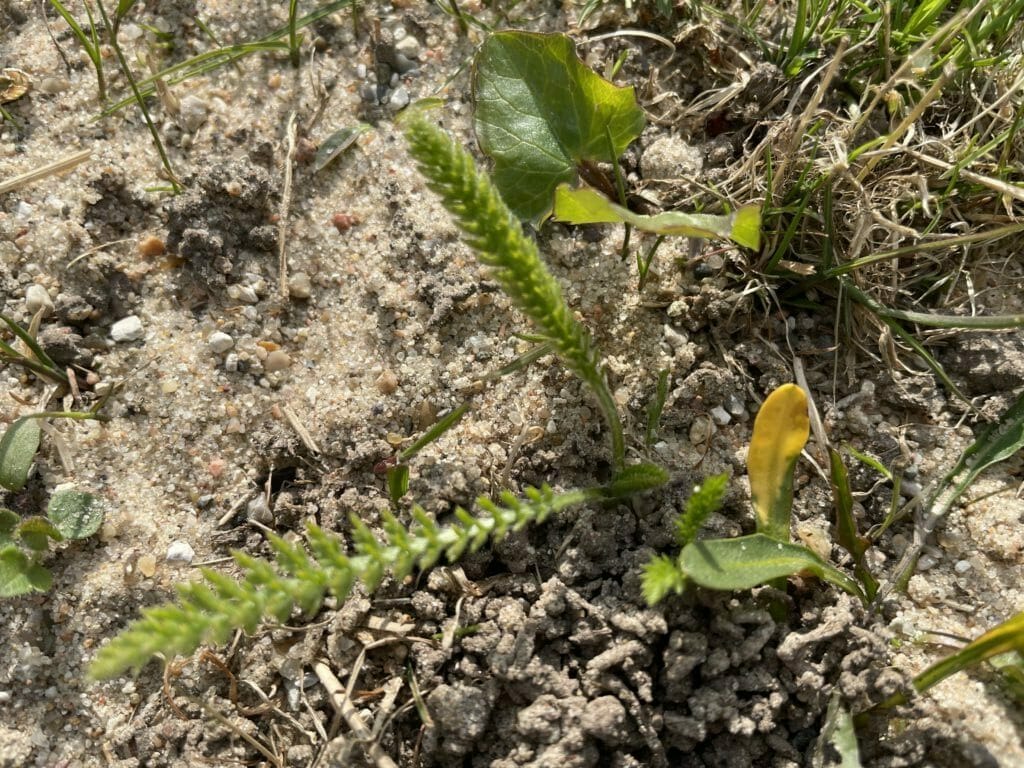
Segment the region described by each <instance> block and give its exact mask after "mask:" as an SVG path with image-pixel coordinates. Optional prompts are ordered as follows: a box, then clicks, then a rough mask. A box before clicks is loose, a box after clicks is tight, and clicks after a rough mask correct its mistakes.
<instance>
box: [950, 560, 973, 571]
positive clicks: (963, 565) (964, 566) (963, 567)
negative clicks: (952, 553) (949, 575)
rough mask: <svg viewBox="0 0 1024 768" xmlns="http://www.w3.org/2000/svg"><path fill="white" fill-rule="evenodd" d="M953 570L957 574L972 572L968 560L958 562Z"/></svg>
mask: <svg viewBox="0 0 1024 768" xmlns="http://www.w3.org/2000/svg"><path fill="white" fill-rule="evenodd" d="M953 570H954V571H956V572H957V573H967V572H968V571H969V570H971V564H970V562H968V561H967V560H957V561H956V565H954V566H953Z"/></svg>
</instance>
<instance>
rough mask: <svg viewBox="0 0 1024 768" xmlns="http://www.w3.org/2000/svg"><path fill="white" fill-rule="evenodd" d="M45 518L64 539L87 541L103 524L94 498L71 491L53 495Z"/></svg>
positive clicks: (80, 492)
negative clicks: (48, 519)
mask: <svg viewBox="0 0 1024 768" xmlns="http://www.w3.org/2000/svg"><path fill="white" fill-rule="evenodd" d="M46 516H47V517H48V518H50V521H51V522H52V523H53V524H54V525H55V526H56V527H57V530H58V531H60V533H61V535H62V536H63V537H64V538H65V539H87V538H89V537H90V536H92V535H93V534H94V533H96V531H98V530H99V529H100V526H101V525H102V524H103V509H102V508H101V507H100V505H99V503H98V502H97V501H96V497H95V496H93V495H92V494H91V493H83V492H82V491H75V490H71V489H65V490H58V491H57V492H56V493H54V494H53V496H52V497H51V498H50V505H49V506H48V507H47V509H46Z"/></svg>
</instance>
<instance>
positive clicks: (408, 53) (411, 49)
mask: <svg viewBox="0 0 1024 768" xmlns="http://www.w3.org/2000/svg"><path fill="white" fill-rule="evenodd" d="M395 52H396V53H400V54H402V55H403V56H405V57H406V58H407V59H418V58H419V56H420V41H419V40H417V39H416V38H415V37H414V36H413V35H406V36H405V37H403V38H402V39H401V40H399V41H398V42H397V43H395Z"/></svg>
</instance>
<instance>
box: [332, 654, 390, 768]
mask: <svg viewBox="0 0 1024 768" xmlns="http://www.w3.org/2000/svg"><path fill="white" fill-rule="evenodd" d="M313 672H314V673H315V674H316V676H317V679H319V680H320V684H321V685H322V686H323V687H324V688H325V689H326V690H327V696H328V698H329V699H330V701H331V706H332V707H334V711H335V712H337V713H338V714H339V715H341V717H342V718H344V720H345V723H346V724H347V725H348V727H349V728H350V729H351V730H352V733H354V734H355V735H356V737H357V738H359V739H363V740H365V741H366V742H368V743H369V746H368V748H367V751H368V752H369V753H370V758H371V759H372V760H373V763H374V765H376V766H377V768H398V765H397V764H396V763H395V761H394V760H392V759H391V758H390V757H388V755H387V754H386V753H385V752H384V750H383V749H382V748H381V746H380V744H377V743H376V742H373V741H372V738H373V734H372V733H371V732H370V729H369V728H367V726H366V723H364V722H363V718H362V717H360V716H359V713H358V712H357V711H356V708H355V707H354V706H353V705H352V699H351V698H350V697H349V696H348V694H347V693H346V691H345V687H344V686H343V685H342V684H341V681H340V680H338V678H337V677H336V676H335V674H334V672H332V671H331V668H330V667H328V666H327V665H326V664H325V663H324V662H322V661H318V662H316V663H314V664H313Z"/></svg>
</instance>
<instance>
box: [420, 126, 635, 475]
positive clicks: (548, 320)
mask: <svg viewBox="0 0 1024 768" xmlns="http://www.w3.org/2000/svg"><path fill="white" fill-rule="evenodd" d="M405 136H406V139H407V140H408V142H409V151H410V153H411V154H412V156H413V157H414V158H415V160H416V162H417V164H418V165H419V169H420V172H421V173H422V174H423V176H424V177H425V178H426V179H427V184H428V186H429V187H430V188H431V189H432V190H434V191H435V192H436V193H437V194H438V195H440V197H441V202H442V203H443V204H444V207H445V208H446V209H447V210H448V212H449V213H451V214H452V215H453V216H454V217H455V220H456V222H457V223H458V225H459V227H460V228H461V229H462V231H463V233H464V234H465V240H466V243H467V244H469V245H470V246H471V247H472V248H473V249H474V250H475V251H476V252H477V257H478V258H479V259H480V261H482V262H483V263H484V264H487V265H488V266H490V267H491V268H492V269H493V274H494V277H495V279H497V281H498V282H499V283H500V284H501V287H502V289H503V290H504V291H505V293H506V294H508V296H509V298H511V299H512V301H513V302H515V304H516V306H517V307H519V309H520V310H522V312H523V313H524V314H525V315H526V316H527V317H529V318H530V320H531V321H532V322H533V323H534V325H536V326H537V328H538V329H539V330H540V340H541V341H543V342H546V343H549V344H551V346H552V347H553V348H554V349H555V351H556V352H557V353H558V355H559V356H560V357H561V359H562V361H563V362H564V363H565V365H566V366H567V367H568V368H569V369H570V370H571V371H572V372H573V373H575V374H576V375H577V376H579V377H580V378H581V379H582V380H583V381H584V382H585V383H586V384H587V386H588V387H589V388H590V390H591V392H593V394H594V397H595V398H596V399H597V402H598V406H599V407H600V409H601V414H602V415H603V416H604V419H605V421H606V422H607V424H608V428H609V430H610V432H611V442H612V455H613V458H614V461H615V466H616V467H619V468H621V467H622V466H623V463H624V456H625V444H624V442H623V436H622V424H621V422H620V421H619V414H618V409H617V407H616V405H615V400H614V398H613V397H612V394H611V390H610V389H609V388H608V382H607V380H606V379H605V377H604V375H603V374H602V373H601V370H600V368H599V365H600V356H599V355H598V353H597V351H596V350H595V349H594V346H593V344H592V342H591V339H590V334H589V333H588V332H587V330H586V328H584V327H583V326H582V325H581V324H580V323H578V322H577V321H576V318H575V317H574V316H573V313H572V310H571V309H570V308H569V305H568V304H567V303H566V302H565V298H564V297H563V296H562V290H561V288H559V285H558V282H557V281H556V280H555V278H554V277H553V276H552V274H551V273H550V272H549V271H548V268H547V267H546V266H545V265H544V262H543V261H541V258H540V254H539V253H538V252H537V246H536V245H535V244H534V242H533V240H531V239H530V238H529V237H527V236H526V235H525V234H524V233H523V228H522V226H521V225H520V223H519V220H518V219H517V218H516V217H515V216H514V215H513V214H512V212H511V211H510V210H509V209H508V207H507V206H506V205H505V202H504V201H503V200H502V199H501V195H499V194H498V191H497V189H495V188H494V187H493V186H492V185H491V182H490V180H489V179H488V178H487V176H486V174H483V173H481V172H480V171H478V170H477V168H476V164H475V163H474V162H473V158H472V157H470V155H469V153H468V152H466V151H465V150H464V149H462V148H461V147H459V146H458V145H456V144H455V143H454V142H453V141H452V140H451V139H450V138H448V136H447V135H446V134H445V133H444V132H443V131H442V130H440V129H439V128H437V127H435V126H433V125H431V124H430V123H429V122H427V120H426V119H425V118H424V117H423V115H422V114H421V113H419V112H415V113H413V116H412V117H410V118H409V119H407V120H406V122H405Z"/></svg>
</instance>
